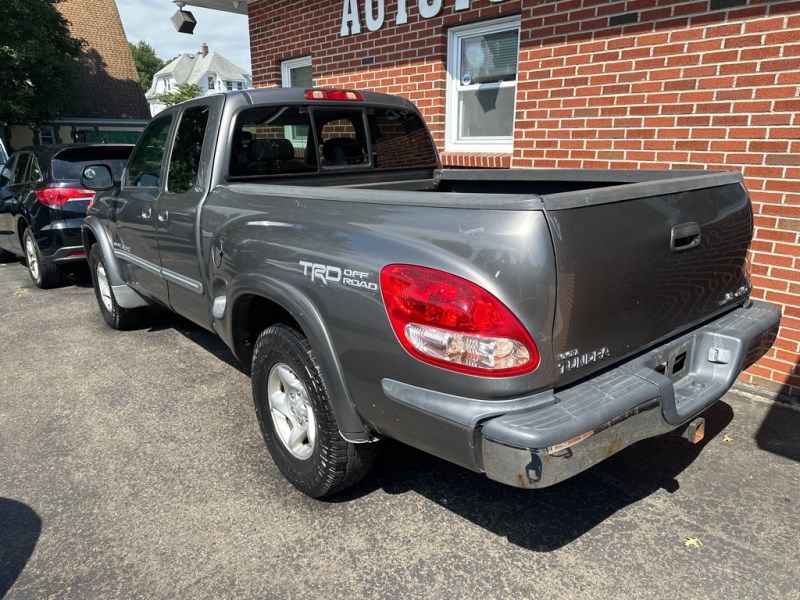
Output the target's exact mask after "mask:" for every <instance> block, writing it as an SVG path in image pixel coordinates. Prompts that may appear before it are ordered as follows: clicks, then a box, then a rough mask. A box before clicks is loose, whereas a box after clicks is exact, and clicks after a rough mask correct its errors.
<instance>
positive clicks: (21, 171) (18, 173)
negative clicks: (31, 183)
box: [11, 152, 32, 185]
mask: <svg viewBox="0 0 800 600" xmlns="http://www.w3.org/2000/svg"><path fill="white" fill-rule="evenodd" d="M31 158H32V155H31V154H29V153H28V152H21V153H20V154H19V156H17V163H16V164H15V165H14V171H13V173H12V174H11V184H12V185H16V184H18V183H25V181H26V179H25V176H26V175H27V173H28V165H30V164H31Z"/></svg>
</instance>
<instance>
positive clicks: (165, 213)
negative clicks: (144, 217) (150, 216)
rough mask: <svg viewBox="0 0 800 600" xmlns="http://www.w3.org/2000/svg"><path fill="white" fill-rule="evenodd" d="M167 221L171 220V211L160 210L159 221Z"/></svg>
mask: <svg viewBox="0 0 800 600" xmlns="http://www.w3.org/2000/svg"><path fill="white" fill-rule="evenodd" d="M167 221H169V211H168V210H160V211H158V222H159V223H166V222H167Z"/></svg>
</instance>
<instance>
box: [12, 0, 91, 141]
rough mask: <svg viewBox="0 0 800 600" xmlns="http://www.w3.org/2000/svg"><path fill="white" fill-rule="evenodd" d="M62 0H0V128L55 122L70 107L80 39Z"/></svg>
mask: <svg viewBox="0 0 800 600" xmlns="http://www.w3.org/2000/svg"><path fill="white" fill-rule="evenodd" d="M59 2H61V0H1V1H0V23H2V30H3V34H2V36H0V68H2V70H3V85H2V88H0V90H2V91H0V127H3V126H6V125H12V124H13V125H32V126H36V125H38V124H40V123H43V122H47V121H51V120H53V119H55V118H58V117H59V116H60V115H61V114H62V113H63V112H64V111H65V110H66V109H68V108H69V107H70V91H71V89H72V85H73V82H74V73H75V69H76V68H77V66H76V61H75V59H77V58H78V57H79V56H80V55H81V48H82V47H83V46H84V45H85V42H84V41H83V40H77V39H74V38H72V37H71V36H70V32H69V28H68V21H67V20H66V19H65V18H64V17H63V16H62V15H61V13H60V12H58V10H57V9H56V4H58V3H59Z"/></svg>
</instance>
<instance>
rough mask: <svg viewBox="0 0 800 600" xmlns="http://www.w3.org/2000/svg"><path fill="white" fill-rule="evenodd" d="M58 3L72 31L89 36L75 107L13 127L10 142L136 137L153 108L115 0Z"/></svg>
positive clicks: (77, 76) (19, 144) (73, 93)
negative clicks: (57, 115)
mask: <svg viewBox="0 0 800 600" xmlns="http://www.w3.org/2000/svg"><path fill="white" fill-rule="evenodd" d="M56 8H57V9H58V11H59V12H60V13H61V14H62V15H64V17H65V18H66V19H67V20H68V21H69V23H70V25H69V28H70V33H71V35H72V36H73V37H75V38H80V39H83V40H85V41H86V46H85V47H84V48H83V52H82V55H81V57H80V59H79V61H78V62H79V65H78V68H77V69H75V81H74V85H73V87H72V91H71V100H72V109H71V110H70V111H69V112H68V114H66V115H63V116H62V117H61V118H59V119H58V120H56V121H53V122H52V123H44V124H42V125H41V126H40V127H38V128H37V129H31V128H30V127H27V126H12V127H10V128H9V134H10V136H9V138H10V139H9V140H8V141H9V142H10V145H11V146H12V147H13V148H21V147H23V146H28V145H31V144H58V143H65V144H66V143H73V142H135V141H136V140H137V139H138V137H139V134H140V133H141V131H142V130H143V129H144V127H145V125H146V124H147V122H148V121H149V120H150V111H149V110H148V108H147V100H145V97H144V94H143V93H142V87H141V85H140V83H139V74H138V73H137V71H136V66H135V65H134V62H133V57H132V56H131V51H130V48H129V46H128V40H127V38H126V36H125V30H124V29H123V27H122V20H121V19H120V16H119V11H118V10H117V5H116V2H115V0H92V2H86V0H63V1H62V2H59V3H57V4H56Z"/></svg>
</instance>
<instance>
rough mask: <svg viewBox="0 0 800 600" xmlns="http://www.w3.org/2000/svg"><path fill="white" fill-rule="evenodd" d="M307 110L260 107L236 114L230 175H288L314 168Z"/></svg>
mask: <svg viewBox="0 0 800 600" xmlns="http://www.w3.org/2000/svg"><path fill="white" fill-rule="evenodd" d="M313 140H314V138H313V135H311V121H310V118H309V114H308V110H307V109H305V108H304V107H299V106H289V107H281V106H261V107H257V108H251V109H248V110H244V111H242V112H241V113H239V116H238V117H237V118H236V125H235V126H234V129H233V140H232V144H231V158H230V174H231V176H232V177H239V176H244V177H246V176H252V175H287V174H292V173H307V172H309V171H316V170H317V155H316V151H315V150H314V141H313Z"/></svg>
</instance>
